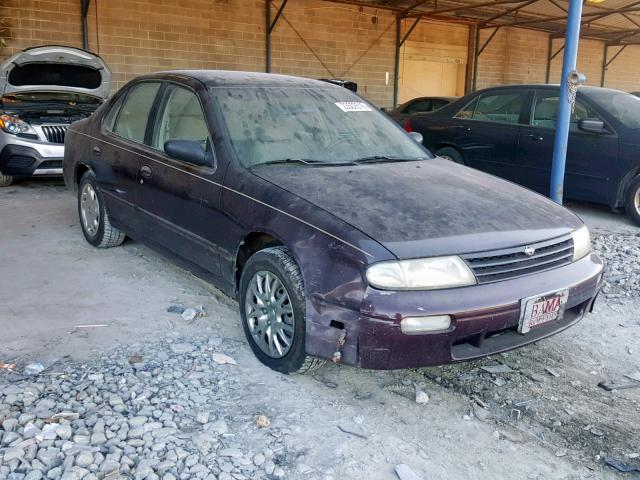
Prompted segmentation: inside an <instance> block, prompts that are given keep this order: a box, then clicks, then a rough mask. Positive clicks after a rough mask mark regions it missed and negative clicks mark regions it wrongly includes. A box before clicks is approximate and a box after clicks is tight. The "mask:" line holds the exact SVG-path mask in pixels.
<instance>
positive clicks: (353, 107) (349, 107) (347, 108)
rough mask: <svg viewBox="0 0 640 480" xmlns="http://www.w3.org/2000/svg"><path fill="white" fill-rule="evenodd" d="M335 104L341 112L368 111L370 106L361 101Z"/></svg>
mask: <svg viewBox="0 0 640 480" xmlns="http://www.w3.org/2000/svg"><path fill="white" fill-rule="evenodd" d="M336 105H337V106H338V108H339V109H340V110H342V111H343V112H370V111H371V107H369V105H367V104H366V103H362V102H336Z"/></svg>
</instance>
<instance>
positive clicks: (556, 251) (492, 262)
mask: <svg viewBox="0 0 640 480" xmlns="http://www.w3.org/2000/svg"><path fill="white" fill-rule="evenodd" d="M529 246H530V247H533V248H534V249H535V252H534V253H533V255H527V254H526V253H524V249H525V247H524V246H521V247H514V248H506V249H504V250H492V251H488V252H478V253H469V254H466V255H461V257H462V258H463V259H464V261H465V262H467V264H468V265H469V266H470V267H471V269H472V270H473V273H475V275H476V278H477V279H478V283H480V284H482V283H491V282H498V281H500V280H509V279H511V278H517V277H522V276H524V275H529V274H531V273H538V272H542V271H545V270H550V269H552V268H558V267H561V266H563V265H567V264H569V263H571V261H572V259H573V238H572V237H571V236H567V237H562V238H554V239H553V240H547V241H545V242H538V243H533V244H531V245H529Z"/></svg>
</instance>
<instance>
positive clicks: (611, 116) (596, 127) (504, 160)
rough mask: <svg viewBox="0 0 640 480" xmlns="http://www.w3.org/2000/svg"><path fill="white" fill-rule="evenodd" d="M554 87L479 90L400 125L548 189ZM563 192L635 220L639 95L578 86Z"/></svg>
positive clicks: (639, 212) (467, 158) (456, 155)
mask: <svg viewBox="0 0 640 480" xmlns="http://www.w3.org/2000/svg"><path fill="white" fill-rule="evenodd" d="M558 96H559V87H557V86H552V85H518V86H509V87H498V88H490V89H486V90H481V91H478V92H476V93H473V94H470V95H468V96H466V97H464V98H462V99H460V100H459V101H457V102H455V103H453V104H451V105H449V106H447V107H444V108H443V109H442V110H440V111H438V112H435V113H432V114H429V115H414V116H412V117H411V120H410V122H408V123H407V124H405V129H406V130H415V131H417V132H420V133H421V134H422V135H423V136H424V144H425V145H426V146H427V147H428V148H430V149H431V150H432V151H433V152H435V153H436V154H437V155H439V156H441V157H444V158H448V159H450V160H454V161H456V162H458V163H463V164H465V165H469V166H471V167H474V168H477V169H479V170H483V171H485V172H489V173H492V174H494V175H498V176H500V177H503V178H506V179H508V180H511V181H514V182H516V183H519V184H520V185H524V186H526V187H529V188H531V189H533V190H536V191H538V192H541V193H543V194H545V195H547V194H548V193H549V181H550V177H551V163H552V158H553V143H554V135H555V125H556V112H557V110H558ZM564 196H565V198H568V199H575V200H583V201H589V202H595V203H602V204H605V205H609V206H610V207H612V208H620V207H624V208H626V209H627V212H628V214H629V215H630V216H631V217H632V218H633V219H634V220H635V221H636V222H637V223H639V224H640V99H639V98H637V97H635V96H633V95H631V94H629V93H624V92H621V91H618V90H609V89H604V88H597V87H580V90H579V91H578V96H577V100H576V104H575V109H574V112H573V114H572V116H571V129H570V135H569V145H568V151H567V164H566V175H565V185H564Z"/></svg>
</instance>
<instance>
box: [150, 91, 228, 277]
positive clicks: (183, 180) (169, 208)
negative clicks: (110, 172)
mask: <svg viewBox="0 0 640 480" xmlns="http://www.w3.org/2000/svg"><path fill="white" fill-rule="evenodd" d="M153 117H154V122H153V126H152V128H150V132H149V137H148V138H147V142H148V144H149V147H150V148H149V151H148V154H147V155H146V156H145V157H143V158H142V159H141V162H140V164H139V168H138V182H139V184H140V192H139V196H138V206H139V209H140V214H141V216H142V217H143V218H144V222H145V225H146V227H145V236H147V237H149V239H150V240H151V241H153V242H154V243H156V244H159V245H161V246H162V247H164V248H166V249H167V250H169V251H170V252H172V253H174V254H176V255H178V256H180V257H182V258H183V259H185V260H188V261H189V262H191V263H193V264H195V265H197V266H198V267H200V268H203V269H204V270H206V271H208V272H210V273H213V274H219V272H220V257H219V252H218V245H217V242H216V241H215V236H216V228H215V227H216V216H217V215H218V213H219V203H220V193H221V190H220V184H221V183H222V182H221V172H220V171H218V169H217V166H216V163H215V156H214V155H213V151H212V148H213V147H212V143H211V138H210V133H209V132H210V130H209V126H208V122H207V119H206V115H205V111H204V109H203V106H202V104H201V102H200V98H199V96H198V95H197V93H196V92H195V91H194V90H193V89H192V88H190V87H188V86H186V85H181V84H176V83H167V84H166V85H165V87H164V88H163V91H162V93H161V98H160V100H159V102H158V107H157V111H156V112H155V113H154V114H153ZM168 140H194V141H197V142H198V143H200V144H201V145H202V147H204V148H205V149H206V150H208V151H209V153H210V155H209V158H210V159H211V163H208V164H194V163H190V162H187V161H184V160H180V159H177V158H173V157H171V156H170V155H168V154H167V153H166V152H165V150H164V145H165V142H166V141H168Z"/></svg>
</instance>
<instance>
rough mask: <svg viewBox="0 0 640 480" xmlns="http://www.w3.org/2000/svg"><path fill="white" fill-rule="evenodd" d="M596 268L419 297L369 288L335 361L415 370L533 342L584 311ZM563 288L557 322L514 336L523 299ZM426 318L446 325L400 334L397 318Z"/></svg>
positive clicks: (595, 261) (596, 262) (577, 267)
mask: <svg viewBox="0 0 640 480" xmlns="http://www.w3.org/2000/svg"><path fill="white" fill-rule="evenodd" d="M602 269H603V265H602V261H601V260H600V258H599V257H598V255H596V254H595V253H592V254H590V255H587V256H586V257H585V258H583V259H581V260H579V261H577V262H574V263H572V264H570V265H566V266H564V267H560V268H557V269H554V270H549V271H546V272H542V273H538V274H533V275H527V276H523V277H520V278H516V279H511V280H506V281H502V282H495V283H488V284H484V285H476V286H473V287H463V288H456V289H447V290H432V291H421V292H415V291H405V292H383V291H380V290H375V289H372V288H369V289H368V290H367V294H366V297H365V299H364V301H363V304H362V305H363V307H362V308H361V311H360V312H359V313H358V314H357V319H355V320H356V321H354V322H349V325H348V326H347V328H346V329H345V338H344V342H343V343H344V344H343V346H342V347H340V348H339V350H340V353H341V355H340V358H341V360H342V361H343V362H344V363H347V364H353V365H357V366H360V367H363V368H370V369H400V368H416V367H424V366H432V365H443V364H448V363H454V362H461V361H466V360H472V359H475V358H480V357H484V356H487V355H493V354H496V353H500V352H504V351H507V350H511V349H514V348H517V347H520V346H523V345H526V344H529V343H532V342H536V341H538V340H540V339H542V338H546V337H548V336H551V335H553V334H556V333H558V332H560V331H562V330H564V329H566V328H568V327H570V326H571V325H573V324H575V323H577V322H578V321H579V320H580V319H581V318H582V317H583V316H584V314H585V313H586V312H588V311H590V309H591V307H592V305H593V302H594V301H595V298H596V296H597V294H598V292H599V290H600V287H601V283H602ZM564 289H569V297H568V300H567V304H566V309H565V314H564V317H563V318H562V320H560V321H557V322H552V323H550V324H548V325H545V326H541V327H539V328H536V329H533V330H531V331H530V332H529V333H527V334H524V335H521V334H519V333H518V332H517V328H518V323H519V320H520V306H521V300H522V299H524V298H527V297H531V296H535V295H541V294H544V293H548V292H554V291H560V290H564ZM429 315H451V317H452V324H451V327H450V328H449V330H446V331H444V332H433V333H424V334H411V335H407V334H404V333H402V331H401V330H400V321H401V320H402V319H403V318H406V317H423V316H429ZM326 336H327V335H325V337H326ZM308 343H310V344H312V345H313V344H314V342H313V341H311V342H308ZM333 345H334V348H333V349H334V350H336V348H335V345H336V344H335V343H334V344H333ZM310 354H311V353H310ZM324 356H326V355H324Z"/></svg>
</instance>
